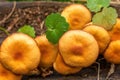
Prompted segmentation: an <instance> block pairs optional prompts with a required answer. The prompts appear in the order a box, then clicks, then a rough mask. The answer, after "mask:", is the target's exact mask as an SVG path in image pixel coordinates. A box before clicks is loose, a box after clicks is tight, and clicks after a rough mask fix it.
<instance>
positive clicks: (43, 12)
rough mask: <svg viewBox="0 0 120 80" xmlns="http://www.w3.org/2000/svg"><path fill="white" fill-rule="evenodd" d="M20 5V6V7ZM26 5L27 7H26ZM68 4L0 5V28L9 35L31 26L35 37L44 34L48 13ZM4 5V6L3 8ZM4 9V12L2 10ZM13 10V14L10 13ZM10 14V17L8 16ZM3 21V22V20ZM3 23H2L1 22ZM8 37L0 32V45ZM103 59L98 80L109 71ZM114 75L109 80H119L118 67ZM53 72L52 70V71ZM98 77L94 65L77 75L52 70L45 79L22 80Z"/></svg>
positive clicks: (40, 79) (30, 78) (90, 79)
mask: <svg viewBox="0 0 120 80" xmlns="http://www.w3.org/2000/svg"><path fill="white" fill-rule="evenodd" d="M21 4H22V5H21ZM26 4H27V5H26ZM69 4H70V3H56V2H55V3H53V2H49V3H48V2H33V3H29V4H28V3H26V2H20V3H17V5H15V4H14V6H13V3H1V4H0V26H2V27H4V28H5V29H6V30H7V31H8V32H9V33H10V34H12V33H14V32H16V31H17V30H18V29H19V28H20V27H22V26H23V25H31V26H33V27H34V29H35V31H36V36H38V35H41V34H43V33H44V32H45V29H46V28H45V25H44V20H45V18H46V16H47V15H48V14H50V13H54V12H61V11H62V10H63V8H64V7H65V6H66V5H69ZM5 5H6V6H5ZM112 6H113V7H115V8H116V9H117V11H118V13H119V14H120V7H119V6H118V5H112ZM3 8H4V10H3ZM12 10H13V12H12ZM9 14H11V15H10V16H8V15H9ZM119 17H120V15H119ZM4 19H5V20H4ZM2 21H3V22H2ZM7 36H8V35H7V34H6V33H5V32H4V31H1V30H0V43H1V42H2V41H3V40H4V38H6V37H7ZM102 58H103V57H102V56H100V57H99V58H98V60H97V62H99V63H100V73H99V75H100V80H105V77H106V76H107V73H108V72H109V69H110V63H107V62H106V61H105V60H104V59H102ZM115 69H116V70H115V72H114V74H112V76H111V77H110V78H109V80H120V77H119V74H120V71H119V70H120V65H116V68H115ZM52 70H53V69H52ZM97 76H98V64H97V63H95V64H93V65H92V66H90V67H89V68H84V69H83V70H82V71H80V72H79V73H76V74H74V75H68V76H62V75H60V74H58V73H57V72H55V71H54V70H53V74H51V75H49V76H47V77H46V78H43V77H41V76H40V75H33V76H26V75H25V76H24V77H23V79H22V80H97Z"/></svg>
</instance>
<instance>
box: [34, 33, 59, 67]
mask: <svg viewBox="0 0 120 80" xmlns="http://www.w3.org/2000/svg"><path fill="white" fill-rule="evenodd" d="M35 41H36V42H37V44H38V46H39V48H40V52H41V59H40V64H39V66H40V67H43V68H49V67H52V65H53V62H54V61H55V60H56V57H57V53H58V47H57V45H54V44H52V43H50V42H49V41H48V39H47V38H46V35H41V36H37V37H36V38H35Z"/></svg>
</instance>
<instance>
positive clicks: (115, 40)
mask: <svg viewBox="0 0 120 80" xmlns="http://www.w3.org/2000/svg"><path fill="white" fill-rule="evenodd" d="M61 15H62V16H63V17H65V19H66V21H67V22H68V23H69V24H70V26H69V30H68V31H67V32H65V33H64V34H63V35H62V37H61V38H60V40H59V42H58V44H52V43H51V42H49V41H48V39H47V38H46V35H45V34H43V35H39V36H37V37H36V38H35V39H33V38H31V37H30V36H28V35H26V34H24V33H18V32H16V33H13V34H11V35H10V36H8V37H7V38H6V39H5V40H4V41H3V42H2V44H1V47H0V80H8V79H9V80H21V78H22V75H27V74H30V73H31V72H32V71H34V70H36V69H39V70H40V72H45V71H47V70H48V69H50V68H51V67H53V68H54V70H56V71H57V72H58V73H60V74H62V75H68V74H74V73H77V72H79V71H80V70H81V69H83V68H85V67H89V66H91V65H92V64H93V63H95V62H96V60H97V58H98V56H99V54H100V55H103V56H104V58H105V59H106V60H107V61H108V62H111V63H115V64H120V47H119V46H120V37H119V36H120V30H119V29H120V26H119V24H120V19H117V23H116V24H115V25H114V27H113V29H112V30H111V31H107V30H106V29H104V28H102V27H100V26H97V25H94V24H92V23H90V21H91V17H92V16H91V13H90V11H89V10H88V9H87V8H86V7H85V6H83V5H81V4H71V5H69V6H67V7H66V8H65V9H64V10H63V12H62V13H61ZM89 23H90V24H89ZM61 27H62V26H61ZM1 75H2V76H1ZM5 76H8V77H7V79H6V78H5Z"/></svg>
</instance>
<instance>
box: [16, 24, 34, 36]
mask: <svg viewBox="0 0 120 80" xmlns="http://www.w3.org/2000/svg"><path fill="white" fill-rule="evenodd" d="M18 32H22V33H25V34H27V35H29V36H31V37H33V38H34V37H35V30H34V28H33V27H32V26H30V25H24V26H23V27H21V28H19V29H18Z"/></svg>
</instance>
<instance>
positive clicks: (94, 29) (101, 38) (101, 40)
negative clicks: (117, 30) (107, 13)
mask: <svg viewBox="0 0 120 80" xmlns="http://www.w3.org/2000/svg"><path fill="white" fill-rule="evenodd" d="M83 30H84V31H86V32H88V33H90V34H92V35H93V36H94V38H95V39H96V41H97V42H98V45H99V52H100V53H101V54H102V53H103V52H104V50H105V49H106V47H107V46H108V44H109V42H110V35H109V33H108V32H107V30H105V29H104V28H102V27H100V26H96V25H88V26H86V27H85V28H84V29H83Z"/></svg>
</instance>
